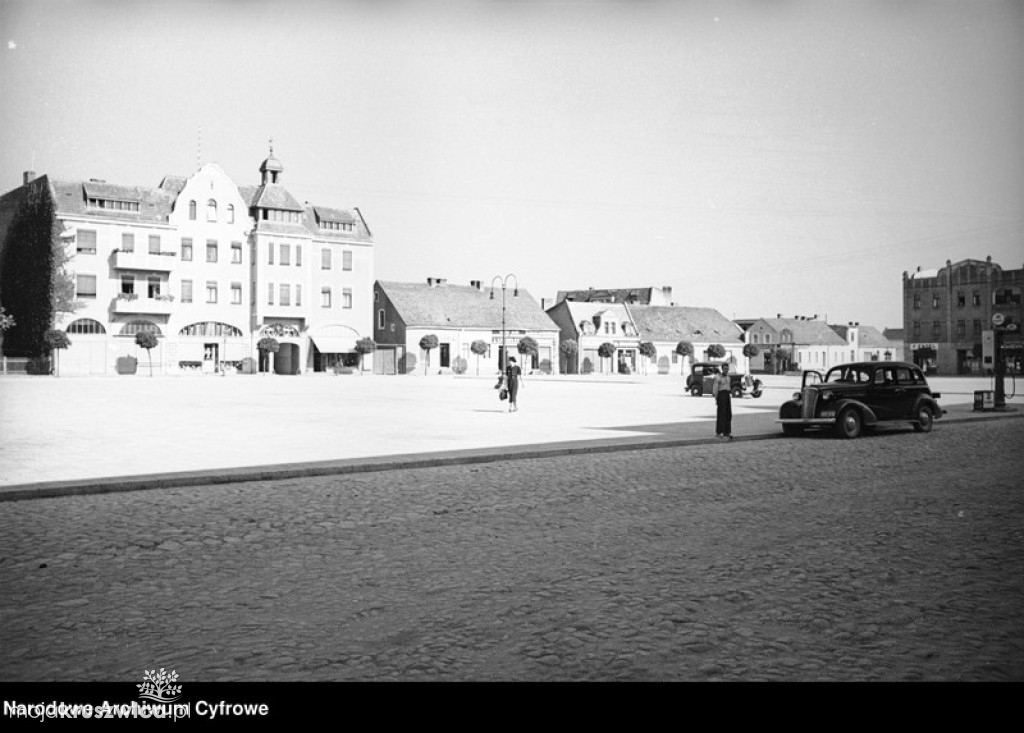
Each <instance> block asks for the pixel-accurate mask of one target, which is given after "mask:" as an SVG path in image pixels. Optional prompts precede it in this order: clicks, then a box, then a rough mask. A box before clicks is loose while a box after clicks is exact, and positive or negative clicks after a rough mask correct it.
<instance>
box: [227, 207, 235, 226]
mask: <svg viewBox="0 0 1024 733" xmlns="http://www.w3.org/2000/svg"><path fill="white" fill-rule="evenodd" d="M234 223H235V205H234V204H228V224H234Z"/></svg>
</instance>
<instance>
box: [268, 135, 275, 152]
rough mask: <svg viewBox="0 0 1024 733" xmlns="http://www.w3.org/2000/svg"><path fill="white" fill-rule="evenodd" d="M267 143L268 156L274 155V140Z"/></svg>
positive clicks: (271, 139)
mask: <svg viewBox="0 0 1024 733" xmlns="http://www.w3.org/2000/svg"><path fill="white" fill-rule="evenodd" d="M267 142H269V143H270V154H271V155H273V154H274V138H270V139H269V140H268V141H267Z"/></svg>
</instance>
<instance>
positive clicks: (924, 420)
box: [914, 407, 934, 433]
mask: <svg viewBox="0 0 1024 733" xmlns="http://www.w3.org/2000/svg"><path fill="white" fill-rule="evenodd" d="M933 419H934V418H933V417H932V411H931V410H929V409H928V408H927V407H922V408H920V409H919V410H918V411H917V422H915V423H914V430H916V431H917V432H919V433H929V432H931V429H932V421H933Z"/></svg>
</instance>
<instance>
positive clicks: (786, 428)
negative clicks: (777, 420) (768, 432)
mask: <svg viewBox="0 0 1024 733" xmlns="http://www.w3.org/2000/svg"><path fill="white" fill-rule="evenodd" d="M782 433H783V434H784V435H788V436H789V437H791V438H795V437H797V436H798V435H803V434H804V426H803V425H783V426H782Z"/></svg>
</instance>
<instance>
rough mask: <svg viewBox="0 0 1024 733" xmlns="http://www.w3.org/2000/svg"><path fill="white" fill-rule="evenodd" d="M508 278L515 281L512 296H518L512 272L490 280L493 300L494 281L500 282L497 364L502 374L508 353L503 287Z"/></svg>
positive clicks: (517, 281) (506, 285)
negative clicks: (498, 356) (499, 341)
mask: <svg viewBox="0 0 1024 733" xmlns="http://www.w3.org/2000/svg"><path fill="white" fill-rule="evenodd" d="M509 279H512V280H513V281H515V288H514V289H513V290H512V297H513V298H515V297H518V295H519V278H517V277H516V276H515V275H514V274H512V273H509V274H508V275H506V276H505V277H501V276H500V275H495V276H494V279H493V280H491V300H494V283H496V282H497V283H501V359H499V366H500V367H501V373H502V374H504V373H505V365H506V364H507V363H508V354H507V353H506V351H505V289H506V288H507V287H508V281H509Z"/></svg>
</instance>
